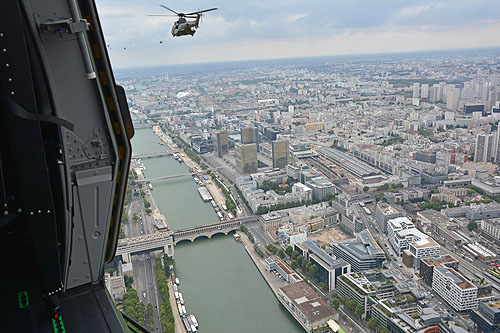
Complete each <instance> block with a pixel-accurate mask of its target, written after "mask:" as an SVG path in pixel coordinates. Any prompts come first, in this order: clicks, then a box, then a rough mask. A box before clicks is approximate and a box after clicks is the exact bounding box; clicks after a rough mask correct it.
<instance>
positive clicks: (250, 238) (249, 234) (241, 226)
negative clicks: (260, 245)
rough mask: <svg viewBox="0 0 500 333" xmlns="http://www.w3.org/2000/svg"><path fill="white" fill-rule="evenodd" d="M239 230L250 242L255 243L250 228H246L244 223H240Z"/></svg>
mask: <svg viewBox="0 0 500 333" xmlns="http://www.w3.org/2000/svg"><path fill="white" fill-rule="evenodd" d="M240 230H241V231H242V232H244V233H245V234H246V235H247V237H248V239H249V240H250V242H252V243H255V238H254V237H253V234H252V232H251V231H250V230H248V228H247V226H246V225H244V224H241V225H240Z"/></svg>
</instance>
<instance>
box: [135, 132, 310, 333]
mask: <svg viewBox="0 0 500 333" xmlns="http://www.w3.org/2000/svg"><path fill="white" fill-rule="evenodd" d="M132 145H133V150H134V152H135V153H138V154H144V153H151V152H159V151H165V150H168V147H167V146H162V145H160V144H159V140H158V138H157V137H156V136H155V135H154V134H153V132H152V130H151V129H149V128H146V129H138V130H136V133H135V136H134V138H133V140H132ZM143 162H144V165H145V166H146V171H145V174H146V177H147V178H150V179H154V178H158V177H162V176H168V175H181V174H185V173H189V170H188V168H187V167H186V165H185V164H184V163H179V162H177V161H176V160H174V158H173V157H172V156H164V157H156V158H149V159H143ZM152 185H153V196H154V198H155V201H156V203H157V205H158V208H159V209H160V211H161V212H162V213H163V214H164V215H165V217H166V218H167V221H168V223H169V225H170V227H171V228H172V229H174V230H177V229H183V228H188V227H193V226H197V225H202V224H208V223H213V222H217V221H218V219H217V215H216V214H215V211H214V210H213V208H212V205H210V203H205V202H203V200H201V197H200V195H199V194H198V191H197V187H198V186H197V184H196V183H195V182H194V181H193V179H192V177H191V176H183V177H179V178H175V179H169V180H158V181H152ZM175 271H176V275H177V277H179V279H180V281H181V284H180V290H181V292H182V295H183V297H184V300H185V306H186V309H187V311H188V313H192V314H194V315H195V316H196V318H197V320H198V322H199V324H200V329H199V332H201V333H222V332H239V333H256V332H303V329H302V328H301V326H300V325H299V324H298V323H297V322H296V321H295V319H294V318H293V317H292V316H291V315H290V314H289V313H288V312H287V311H286V310H285V308H284V307H283V306H282V305H281V304H280V303H279V302H278V300H277V299H276V298H275V297H274V295H273V293H272V291H271V290H270V289H269V287H268V286H267V284H266V282H265V281H264V279H263V278H262V276H261V275H260V273H259V271H258V270H257V268H256V267H255V265H254V263H253V262H252V260H251V259H250V257H249V256H248V254H247V253H246V251H245V249H244V248H243V246H242V245H241V244H238V243H236V242H235V241H234V240H233V237H232V236H215V237H213V238H212V239H204V238H202V239H198V240H196V241H195V242H194V243H189V242H188V243H186V242H182V243H180V244H178V245H177V246H176V247H175Z"/></svg>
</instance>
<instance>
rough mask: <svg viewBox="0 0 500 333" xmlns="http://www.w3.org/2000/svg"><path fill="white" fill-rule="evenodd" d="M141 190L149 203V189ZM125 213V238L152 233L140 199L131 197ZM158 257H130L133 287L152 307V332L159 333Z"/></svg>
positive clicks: (149, 254) (144, 254) (154, 254)
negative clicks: (136, 218)
mask: <svg viewBox="0 0 500 333" xmlns="http://www.w3.org/2000/svg"><path fill="white" fill-rule="evenodd" d="M143 190H144V192H145V193H146V199H148V201H150V202H151V198H150V196H151V195H152V194H151V192H150V190H149V188H147V186H143ZM126 212H127V216H128V219H127V220H128V222H126V223H124V232H125V235H126V236H127V237H137V236H141V235H145V234H151V233H153V232H154V225H153V218H152V217H151V216H149V215H148V214H146V212H145V207H144V203H143V201H142V197H140V196H138V197H133V199H132V201H131V203H130V204H129V207H128V208H127V209H126ZM134 213H135V214H137V216H138V217H139V219H138V220H137V221H134V220H133V215H134ZM159 255H161V251H152V252H141V253H135V254H132V255H131V256H130V258H131V260H132V267H133V277H134V282H133V287H134V289H135V290H136V291H137V294H138V296H139V299H140V300H141V301H142V302H143V303H144V305H145V306H146V307H147V305H148V304H149V303H151V304H152V305H153V310H154V314H153V318H154V327H155V330H154V332H161V321H160V296H159V292H158V281H157V278H156V264H155V258H156V257H157V256H159ZM148 258H149V259H148ZM144 294H145V295H146V297H144ZM151 331H152V330H151Z"/></svg>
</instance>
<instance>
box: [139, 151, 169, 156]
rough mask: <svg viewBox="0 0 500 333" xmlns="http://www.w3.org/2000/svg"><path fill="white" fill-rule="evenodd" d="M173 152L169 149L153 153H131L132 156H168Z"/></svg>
mask: <svg viewBox="0 0 500 333" xmlns="http://www.w3.org/2000/svg"><path fill="white" fill-rule="evenodd" d="M173 154H174V153H173V152H171V151H158V152H154V153H146V154H132V158H152V157H160V156H169V155H173Z"/></svg>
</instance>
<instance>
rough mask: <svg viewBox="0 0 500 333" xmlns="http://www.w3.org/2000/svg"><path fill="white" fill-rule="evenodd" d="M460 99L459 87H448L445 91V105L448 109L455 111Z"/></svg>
mask: <svg viewBox="0 0 500 333" xmlns="http://www.w3.org/2000/svg"><path fill="white" fill-rule="evenodd" d="M459 101H460V88H448V91H447V92H446V107H447V108H448V109H449V110H452V111H456V110H457V109H458V102H459Z"/></svg>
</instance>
